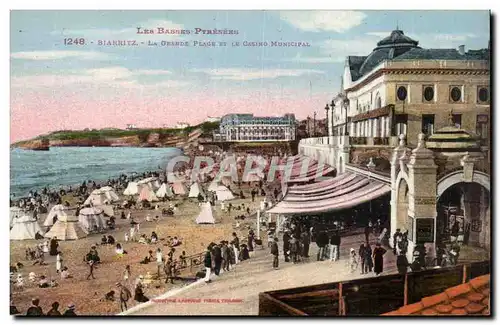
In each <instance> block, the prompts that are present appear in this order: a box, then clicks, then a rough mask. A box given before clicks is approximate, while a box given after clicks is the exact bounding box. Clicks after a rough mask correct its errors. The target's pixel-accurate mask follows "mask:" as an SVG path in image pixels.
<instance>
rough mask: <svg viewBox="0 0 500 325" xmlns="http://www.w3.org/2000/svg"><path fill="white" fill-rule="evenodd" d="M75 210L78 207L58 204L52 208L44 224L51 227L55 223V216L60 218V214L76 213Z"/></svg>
mask: <svg viewBox="0 0 500 325" xmlns="http://www.w3.org/2000/svg"><path fill="white" fill-rule="evenodd" d="M71 210H73V211H71ZM74 210H76V209H75V208H70V207H67V206H64V205H62V204H56V205H54V206H53V207H52V209H50V211H49V213H48V214H47V217H46V218H45V221H44V222H43V225H44V226H45V227H50V226H52V225H53V224H54V217H57V219H59V217H60V216H63V215H67V214H74Z"/></svg>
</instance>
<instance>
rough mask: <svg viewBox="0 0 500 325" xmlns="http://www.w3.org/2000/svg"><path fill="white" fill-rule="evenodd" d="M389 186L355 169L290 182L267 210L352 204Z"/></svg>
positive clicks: (293, 210)
mask: <svg viewBox="0 0 500 325" xmlns="http://www.w3.org/2000/svg"><path fill="white" fill-rule="evenodd" d="M390 191H391V187H390V186H389V185H387V184H384V183H382V182H380V181H377V180H374V179H369V178H368V177H366V176H361V175H357V174H355V173H350V172H347V173H344V174H342V175H340V176H338V177H335V178H332V179H328V180H324V181H321V182H317V183H314V184H308V185H301V186H292V187H289V188H288V191H287V194H286V195H285V197H284V198H283V200H282V201H281V202H279V203H278V204H276V206H274V207H273V208H272V209H270V210H268V212H269V213H276V214H306V215H307V214H315V213H323V212H331V211H337V210H343V209H348V208H352V207H355V206H357V205H359V204H362V203H365V202H369V201H371V200H373V199H376V198H378V197H380V196H383V195H385V194H388V193H389V192H390Z"/></svg>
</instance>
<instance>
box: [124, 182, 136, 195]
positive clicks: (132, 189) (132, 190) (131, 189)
mask: <svg viewBox="0 0 500 325" xmlns="http://www.w3.org/2000/svg"><path fill="white" fill-rule="evenodd" d="M136 194H139V186H138V185H137V182H129V183H128V184H127V188H126V189H125V191H123V195H136Z"/></svg>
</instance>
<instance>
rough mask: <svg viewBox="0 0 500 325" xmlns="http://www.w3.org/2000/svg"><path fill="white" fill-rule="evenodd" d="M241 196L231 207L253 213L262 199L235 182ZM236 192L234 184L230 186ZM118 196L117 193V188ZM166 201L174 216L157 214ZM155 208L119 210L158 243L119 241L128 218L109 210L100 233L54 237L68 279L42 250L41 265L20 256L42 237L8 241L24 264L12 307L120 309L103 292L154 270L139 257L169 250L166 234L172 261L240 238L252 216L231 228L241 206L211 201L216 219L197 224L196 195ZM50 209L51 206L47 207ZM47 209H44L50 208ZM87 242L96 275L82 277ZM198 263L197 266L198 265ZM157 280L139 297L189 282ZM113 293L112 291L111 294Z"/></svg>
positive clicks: (90, 312)
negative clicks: (172, 246) (174, 242)
mask: <svg viewBox="0 0 500 325" xmlns="http://www.w3.org/2000/svg"><path fill="white" fill-rule="evenodd" d="M241 189H242V190H243V193H244V195H245V197H246V198H245V199H235V200H232V201H230V203H232V205H233V206H239V205H241V204H242V203H244V204H245V209H246V207H247V206H250V209H251V213H253V212H254V211H255V210H256V209H257V208H258V205H259V204H260V201H261V200H263V199H264V198H263V197H260V196H257V197H256V198H255V202H254V203H252V202H251V196H250V187H249V186H248V185H246V184H245V185H243V184H242V186H241ZM236 192H239V188H237V187H236ZM117 193H118V194H120V193H119V192H118V191H117ZM170 203H176V204H178V210H177V211H176V213H175V215H174V216H161V209H162V208H163V207H167V206H168V205H169V204H170ZM159 206H160V209H159V210H158V211H156V210H135V209H131V210H128V209H127V210H125V213H126V214H127V212H128V211H130V212H131V214H132V217H133V218H134V220H135V221H136V222H139V223H140V233H141V234H146V235H147V236H148V237H150V236H151V232H152V231H155V232H156V233H157V234H158V237H159V238H160V241H159V243H158V244H154V245H145V244H139V243H136V242H133V243H132V242H128V243H125V240H124V234H125V232H128V231H129V228H130V220H127V219H120V214H121V211H122V210H116V209H115V217H116V229H114V230H111V231H107V232H103V233H101V234H91V235H89V236H87V237H86V238H82V239H79V240H76V241H60V242H59V249H60V250H61V251H62V253H63V266H67V267H68V269H69V272H70V274H71V275H72V276H73V278H70V279H64V280H62V279H61V278H60V276H59V275H58V274H57V273H56V265H55V264H56V261H55V256H50V255H48V254H46V257H45V262H46V263H47V265H43V266H40V265H35V266H33V265H32V264H33V261H29V260H26V258H25V250H26V249H27V248H28V247H31V248H34V247H35V246H36V244H37V243H40V242H42V241H37V240H24V241H14V240H11V241H10V263H11V265H15V264H16V263H18V262H20V263H22V264H24V268H23V269H22V270H21V273H22V275H23V277H24V280H25V284H26V286H25V287H24V289H22V290H21V289H18V288H15V287H13V286H12V285H11V295H12V301H13V303H14V305H15V306H16V307H17V308H18V310H19V311H20V312H21V313H22V314H24V313H25V312H26V310H27V308H28V307H29V306H30V304H31V300H32V299H33V298H39V299H40V306H41V307H42V309H43V311H44V312H46V311H48V310H49V309H50V306H51V304H52V303H53V302H54V301H58V302H59V303H60V306H61V307H60V310H61V311H64V310H65V309H66V307H67V305H68V304H75V305H76V309H75V311H76V313H77V314H78V315H112V314H117V313H119V312H120V306H119V302H118V301H114V302H113V301H105V300H104V295H105V294H106V293H107V292H109V291H111V290H115V291H117V289H116V286H115V284H116V282H121V283H122V284H125V285H127V287H128V288H129V289H130V290H131V291H132V293H133V283H134V281H135V280H136V279H137V277H138V276H139V275H144V276H145V275H146V274H147V272H150V273H151V274H155V273H156V272H157V266H156V262H152V263H150V264H147V265H144V264H139V262H140V261H142V260H143V259H144V257H146V256H147V255H148V251H149V250H152V251H153V252H155V251H156V249H157V248H161V249H162V251H163V254H164V256H166V254H167V253H168V251H169V247H167V246H164V243H165V239H166V238H167V236H170V237H174V236H177V237H178V238H182V245H180V246H178V247H176V252H175V255H174V259H177V258H178V257H179V255H180V254H181V252H182V251H185V252H186V255H188V256H189V255H193V254H197V253H202V252H204V250H205V249H206V247H207V245H208V244H209V243H210V242H212V241H213V242H220V241H221V240H223V239H225V240H230V239H231V234H232V232H233V231H235V232H236V233H237V234H238V236H239V237H240V240H241V239H242V238H244V237H246V236H247V235H248V227H249V226H251V227H252V228H254V229H255V223H256V220H255V218H253V219H252V218H247V219H245V220H244V221H241V220H240V227H239V228H237V229H236V228H234V226H235V224H236V220H235V219H234V217H235V216H236V215H241V214H244V215H246V212H245V211H243V210H241V211H238V210H233V211H231V215H228V213H227V212H223V211H221V208H220V203H217V205H216V207H215V211H214V217H215V220H216V223H215V224H214V225H198V224H196V222H195V218H196V216H197V215H198V213H199V211H200V208H199V206H198V201H197V200H196V199H188V198H177V199H175V200H173V201H168V202H161V203H159ZM50 208H51V207H50ZM50 208H49V211H50ZM147 214H150V215H151V216H152V217H154V216H155V215H158V216H160V219H159V221H158V222H156V221H153V222H146V221H145V219H146V215H147ZM45 217H46V214H42V215H39V223H40V225H42V223H43V221H44V220H45ZM103 234H106V235H108V234H109V235H112V236H113V237H114V238H115V240H116V242H117V243H121V244H122V246H123V247H124V249H125V250H126V251H127V252H128V254H126V255H124V257H123V258H117V257H116V254H115V246H114V245H106V246H101V245H100V242H101V237H102V235H103ZM92 245H97V250H98V253H99V256H100V258H101V264H99V265H98V266H97V267H96V268H95V270H94V276H95V277H96V279H95V280H94V279H91V280H86V277H87V275H88V272H89V270H88V269H89V268H88V265H87V264H86V263H85V262H84V261H83V258H84V255H85V254H86V253H87V252H88V251H89V249H90V247H91V246H92ZM126 265H130V267H131V277H130V279H129V280H128V281H127V282H125V281H124V280H123V271H124V270H125V267H126ZM201 268H202V266H200V267H199V269H201ZM30 272H35V274H36V275H37V276H40V275H45V276H46V277H47V278H48V279H49V281H50V280H51V279H56V281H57V282H58V284H59V285H58V286H57V287H54V288H39V287H38V281H36V282H33V283H32V282H30V281H29V279H28V274H29V273H30ZM183 275H184V276H187V275H190V274H189V270H187V272H183V273H181V276H183ZM161 276H162V279H161V280H156V281H154V282H153V283H152V284H151V285H150V286H148V287H147V288H146V289H145V295H146V296H147V297H149V298H150V299H151V298H153V297H155V296H158V295H160V294H162V293H164V292H166V291H168V290H171V289H173V288H177V287H180V286H183V285H186V284H189V283H191V282H186V281H181V280H176V281H175V282H174V284H165V283H164V279H165V277H164V276H165V275H164V273H163V271H162V274H161ZM116 296H117V294H116V295H115V297H116ZM128 304H129V308H130V307H132V306H134V305H136V304H137V302H135V301H133V299H130V300H129V303H128Z"/></svg>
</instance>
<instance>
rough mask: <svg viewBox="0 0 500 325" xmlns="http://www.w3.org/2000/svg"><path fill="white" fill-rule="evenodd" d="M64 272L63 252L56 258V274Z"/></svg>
mask: <svg viewBox="0 0 500 325" xmlns="http://www.w3.org/2000/svg"><path fill="white" fill-rule="evenodd" d="M61 271H62V258H61V252H59V254H57V257H56V272H57V273H60V272H61Z"/></svg>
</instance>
